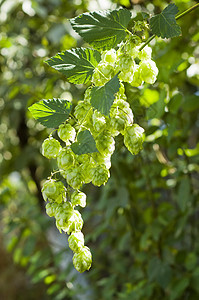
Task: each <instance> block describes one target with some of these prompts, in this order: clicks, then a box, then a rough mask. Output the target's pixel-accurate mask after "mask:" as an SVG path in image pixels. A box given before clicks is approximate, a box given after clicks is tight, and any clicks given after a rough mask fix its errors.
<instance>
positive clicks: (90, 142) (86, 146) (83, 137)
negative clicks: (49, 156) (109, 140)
mask: <svg viewBox="0 0 199 300" xmlns="http://www.w3.org/2000/svg"><path fill="white" fill-rule="evenodd" d="M71 149H72V150H73V152H74V153H75V154H78V155H80V154H86V153H92V152H97V148H96V144H95V140H94V138H93V136H92V135H91V133H90V131H89V130H84V131H81V132H80V133H79V134H78V136H77V142H75V143H73V144H72V145H71Z"/></svg>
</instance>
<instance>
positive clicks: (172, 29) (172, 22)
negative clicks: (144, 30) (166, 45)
mask: <svg viewBox="0 0 199 300" xmlns="http://www.w3.org/2000/svg"><path fill="white" fill-rule="evenodd" d="M178 11H179V10H178V8H177V6H176V5H175V4H174V3H171V4H169V5H168V6H167V7H166V8H165V9H164V10H163V11H162V12H161V13H160V14H158V15H156V16H154V17H153V18H151V19H150V28H151V31H152V33H153V34H155V35H157V36H160V37H161V38H163V39H164V38H172V37H174V36H179V35H180V34H181V28H180V26H179V25H178V24H177V23H176V19H175V15H176V14H177V13H178Z"/></svg>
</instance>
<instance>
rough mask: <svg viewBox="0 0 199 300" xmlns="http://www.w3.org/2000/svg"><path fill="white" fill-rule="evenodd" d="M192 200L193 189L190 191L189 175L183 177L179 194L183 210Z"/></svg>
mask: <svg viewBox="0 0 199 300" xmlns="http://www.w3.org/2000/svg"><path fill="white" fill-rule="evenodd" d="M191 200H192V196H191V191H190V182H189V178H188V177H184V178H182V179H181V182H180V185H179V188H178V194H177V202H178V205H179V207H180V209H181V211H182V212H184V211H186V209H187V205H188V203H189V202H190V201H191Z"/></svg>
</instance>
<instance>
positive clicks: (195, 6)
mask: <svg viewBox="0 0 199 300" xmlns="http://www.w3.org/2000/svg"><path fill="white" fill-rule="evenodd" d="M197 7H199V3H198V4H195V5H194V6H192V7H190V8H188V9H187V10H185V11H184V12H182V13H181V14H180V15H178V16H177V17H176V20H178V19H180V18H182V17H184V16H185V15H186V14H188V13H190V12H191V11H192V10H194V9H196V8H197Z"/></svg>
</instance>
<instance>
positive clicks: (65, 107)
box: [28, 98, 72, 128]
mask: <svg viewBox="0 0 199 300" xmlns="http://www.w3.org/2000/svg"><path fill="white" fill-rule="evenodd" d="M71 108H72V103H71V102H70V101H68V100H60V99H55V98H54V99H50V100H41V101H39V102H38V103H35V104H33V105H32V106H30V107H29V108H28V109H29V111H30V112H31V113H32V115H33V117H34V118H35V119H36V120H38V121H39V122H40V123H41V124H42V125H44V126H46V127H48V128H56V127H58V126H59V125H60V124H61V123H63V122H65V121H66V120H67V119H68V117H69V114H70V111H71Z"/></svg>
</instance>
